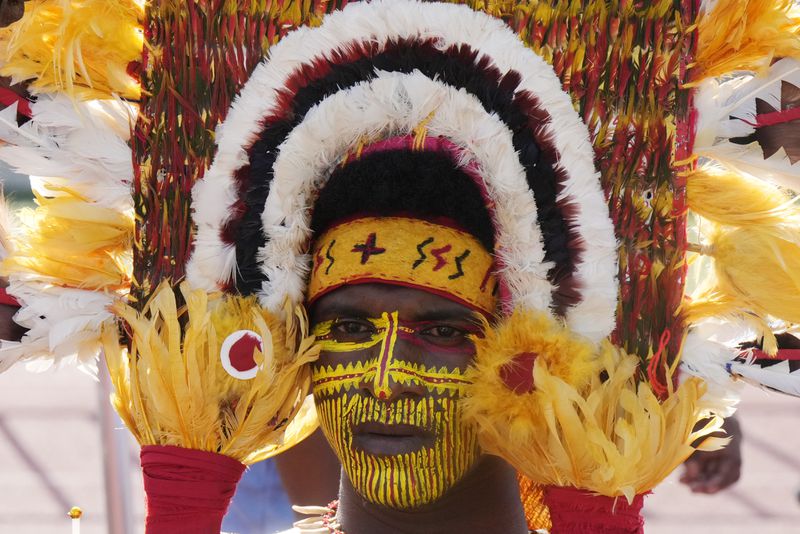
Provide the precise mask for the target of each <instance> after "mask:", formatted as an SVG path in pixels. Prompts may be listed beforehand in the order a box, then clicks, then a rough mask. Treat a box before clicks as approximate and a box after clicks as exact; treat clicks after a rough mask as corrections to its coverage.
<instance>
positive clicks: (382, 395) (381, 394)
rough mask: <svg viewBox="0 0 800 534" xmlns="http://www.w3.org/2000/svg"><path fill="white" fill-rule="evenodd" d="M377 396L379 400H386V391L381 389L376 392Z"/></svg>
mask: <svg viewBox="0 0 800 534" xmlns="http://www.w3.org/2000/svg"><path fill="white" fill-rule="evenodd" d="M378 398H379V399H381V400H386V392H385V391H381V392H380V393H378Z"/></svg>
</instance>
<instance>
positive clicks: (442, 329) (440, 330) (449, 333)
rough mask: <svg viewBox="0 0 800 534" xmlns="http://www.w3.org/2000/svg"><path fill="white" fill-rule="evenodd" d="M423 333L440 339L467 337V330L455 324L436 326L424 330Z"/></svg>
mask: <svg viewBox="0 0 800 534" xmlns="http://www.w3.org/2000/svg"><path fill="white" fill-rule="evenodd" d="M422 334H423V335H425V336H429V337H432V338H437V339H440V340H457V339H462V338H464V337H465V334H466V332H464V331H463V330H461V329H460V328H456V327H454V326H444V325H443V326H434V327H432V328H428V329H426V330H424V331H423V332H422Z"/></svg>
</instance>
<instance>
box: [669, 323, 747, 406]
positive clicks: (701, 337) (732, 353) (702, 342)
mask: <svg viewBox="0 0 800 534" xmlns="http://www.w3.org/2000/svg"><path fill="white" fill-rule="evenodd" d="M730 339H731V338H730V336H729V325H725V324H722V323H718V322H715V321H707V322H704V323H703V324H700V325H698V326H697V327H693V328H692V330H690V331H689V334H688V335H687V336H686V340H685V341H684V343H683V350H682V352H681V371H682V372H681V377H682V378H686V377H687V376H690V375H691V376H696V377H699V378H702V379H703V380H705V382H706V385H707V390H706V392H705V394H704V395H703V396H702V397H701V398H700V400H699V402H698V407H699V409H701V410H702V411H706V412H710V413H715V414H717V415H719V416H721V417H729V416H731V415H733V413H734V412H735V411H736V405H737V404H738V403H739V400H740V398H741V389H742V385H743V384H742V383H741V382H737V381H736V380H734V379H733V377H731V375H730V373H729V372H728V371H727V368H726V366H727V365H728V364H729V363H730V362H731V361H732V360H733V359H734V358H735V357H736V355H737V354H739V352H740V351H739V350H738V349H737V348H736V345H735V344H730V343H731V341H730ZM725 341H727V343H726V342H725Z"/></svg>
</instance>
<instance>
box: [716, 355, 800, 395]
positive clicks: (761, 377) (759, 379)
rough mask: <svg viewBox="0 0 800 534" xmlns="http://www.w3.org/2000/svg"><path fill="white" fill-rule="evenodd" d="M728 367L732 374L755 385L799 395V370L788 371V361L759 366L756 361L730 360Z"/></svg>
mask: <svg viewBox="0 0 800 534" xmlns="http://www.w3.org/2000/svg"><path fill="white" fill-rule="evenodd" d="M729 369H730V372H731V374H733V375H734V376H736V377H739V378H741V379H742V380H744V381H746V382H748V383H750V384H753V385H755V386H760V387H763V388H768V389H771V390H773V391H778V392H780V393H785V394H787V395H793V396H795V397H800V371H795V372H794V373H790V372H789V365H788V362H781V363H779V364H776V365H770V366H769V367H761V366H760V365H758V364H756V363H748V362H732V363H730V364H729Z"/></svg>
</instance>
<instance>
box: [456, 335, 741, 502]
mask: <svg viewBox="0 0 800 534" xmlns="http://www.w3.org/2000/svg"><path fill="white" fill-rule="evenodd" d="M568 356H569V354H563V355H562V357H568ZM593 361H594V369H593V371H592V373H591V377H590V379H589V380H588V381H587V383H586V384H584V385H581V386H578V387H575V386H573V385H570V384H568V383H567V382H565V381H564V380H562V379H561V378H559V377H558V376H556V375H554V374H553V373H552V372H551V370H550V365H549V363H548V360H547V358H543V357H537V358H536V359H535V361H534V363H533V368H532V374H533V375H532V378H533V384H534V385H535V388H534V389H533V390H532V391H530V392H515V391H513V390H511V389H509V388H508V386H507V385H506V383H505V382H504V380H503V378H502V374H503V373H502V372H501V368H502V367H503V366H504V365H506V364H507V363H508V358H507V357H506V358H503V357H498V356H496V355H490V354H487V353H485V352H482V351H481V352H478V354H477V357H476V362H475V364H474V366H473V367H472V368H471V369H470V370H469V378H470V379H471V380H472V385H471V386H469V390H468V393H467V395H468V396H467V398H466V399H465V414H466V415H467V416H468V417H469V418H471V419H472V420H473V421H474V422H475V423H476V424H477V425H478V427H479V429H480V440H481V445H482V446H483V448H484V450H486V451H487V452H489V453H491V454H496V455H498V456H500V457H502V458H504V459H505V460H506V461H508V462H509V463H511V465H513V466H514V468H516V469H517V470H518V471H519V472H521V473H522V474H524V475H525V476H527V477H529V478H530V479H531V480H533V481H534V482H535V483H537V484H543V485H556V486H573V487H576V488H580V489H583V490H587V491H591V492H595V493H599V494H601V495H607V496H610V497H616V496H625V497H626V498H627V499H628V501H629V502H630V501H631V500H632V499H633V497H634V496H635V495H636V494H640V493H644V492H647V491H649V490H651V489H652V488H653V487H655V486H656V485H657V484H658V483H660V482H661V481H662V480H663V479H664V478H665V477H666V476H667V475H668V474H669V473H670V472H671V471H672V470H673V469H675V468H676V467H677V466H678V465H680V464H681V463H682V462H683V461H684V460H685V459H686V458H688V456H689V455H690V454H691V453H692V452H693V451H694V448H693V446H692V444H693V443H695V442H696V440H699V439H701V438H705V439H704V440H703V441H702V443H701V445H699V446H698V448H700V449H704V450H706V449H714V448H718V447H720V446H721V445H723V444H724V442H725V440H722V441H719V440H718V439H715V438H710V437H707V436H708V435H709V434H711V433H712V432H714V431H716V430H717V429H719V427H720V425H721V419H720V418H717V417H713V418H712V419H711V421H710V422H709V423H707V424H706V425H704V426H703V427H702V428H700V429H697V430H695V429H694V427H695V424H696V423H697V422H698V421H699V420H700V419H701V417H702V416H703V413H701V411H700V410H699V409H698V400H699V399H700V398H701V397H702V395H703V394H704V392H705V386H704V385H703V383H702V381H700V380H699V379H697V378H690V379H688V380H686V381H684V383H683V384H681V385H680V386H678V388H677V389H675V390H674V391H670V395H669V396H668V397H667V398H666V400H664V401H663V402H660V401H659V399H658V398H657V397H656V395H655V394H654V393H653V391H652V390H651V389H650V386H649V384H648V383H647V382H640V381H639V380H638V379H637V375H638V372H639V371H638V369H639V358H638V357H636V356H632V355H629V354H625V353H624V352H622V351H620V350H619V349H618V348H617V347H614V346H613V345H612V344H611V343H609V342H607V341H603V342H602V343H601V344H600V346H599V347H598V348H597V349H596V356H595V358H594V360H593ZM667 378H668V379H667V383H668V384H669V387H670V389H672V387H671V382H672V381H671V373H670V371H669V370H667Z"/></svg>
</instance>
